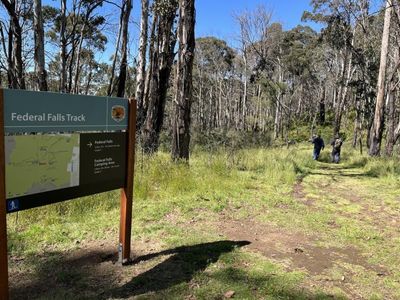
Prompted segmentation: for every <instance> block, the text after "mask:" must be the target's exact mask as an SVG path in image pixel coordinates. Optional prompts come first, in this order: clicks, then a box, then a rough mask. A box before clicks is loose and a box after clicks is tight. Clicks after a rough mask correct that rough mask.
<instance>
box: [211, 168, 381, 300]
mask: <svg viewBox="0 0 400 300" xmlns="http://www.w3.org/2000/svg"><path fill="white" fill-rule="evenodd" d="M361 175H362V174H361V173H358V172H355V171H354V170H351V169H349V170H346V169H342V168H340V167H337V166H333V167H325V168H323V169H321V170H319V171H316V172H315V173H311V174H309V175H308V178H307V180H306V181H301V182H298V183H297V184H296V185H295V186H294V189H293V193H292V196H293V197H294V198H295V199H296V201H299V202H301V203H303V204H305V205H306V206H307V209H309V210H310V211H317V210H318V209H319V208H318V207H317V206H315V204H316V203H315V201H316V199H314V198H312V197H307V193H306V192H305V190H306V189H307V188H308V185H309V184H310V182H314V179H315V178H313V177H316V176H324V177H325V180H324V181H323V182H322V183H321V184H319V186H318V189H319V193H321V194H332V193H333V191H334V187H335V190H339V191H340V193H339V196H340V197H342V198H345V199H346V200H348V201H350V202H352V203H355V202H356V203H359V204H360V205H363V204H362V197H361V196H360V195H357V194H356V193H353V192H352V193H345V192H343V191H344V190H346V187H344V186H342V184H343V183H345V182H346V180H345V179H346V177H347V176H361ZM366 209H367V207H364V210H366ZM329 225H330V226H332V227H335V226H336V224H335V222H334V221H332V223H331V224H329ZM216 226H217V227H218V228H219V230H220V231H221V232H222V233H223V234H224V235H226V236H227V237H228V238H229V239H232V240H248V241H249V242H251V244H250V245H248V246H247V248H248V249H250V250H251V251H255V252H257V253H260V254H262V255H264V256H265V257H266V258H267V259H269V260H272V261H275V262H278V263H280V264H282V265H284V266H285V267H286V269H287V270H290V271H292V270H303V271H305V272H306V273H307V274H308V275H307V277H308V280H307V281H306V282H307V284H309V285H311V286H318V287H319V288H321V287H329V288H338V289H340V290H341V291H342V292H343V293H344V294H345V295H347V297H349V298H350V299H362V296H361V295H360V294H359V293H358V292H357V291H354V289H353V287H352V276H354V272H353V268H356V269H359V268H361V269H363V270H365V271H367V272H371V273H375V274H376V276H378V277H379V276H384V275H385V274H387V272H388V271H387V270H386V268H385V267H383V266H378V265H374V264H371V263H369V262H368V258H367V257H365V256H364V255H363V254H362V253H361V251H360V250H359V249H357V248H356V247H353V246H349V247H346V248H339V247H321V246H318V242H319V239H318V236H315V235H306V234H304V233H300V232H296V231H293V230H289V229H286V228H282V227H276V226H274V225H271V224H268V223H260V222H257V220H256V218H254V219H252V220H251V219H247V220H234V219H229V218H227V217H226V214H225V215H224V217H223V218H222V219H221V220H220V221H219V222H218V223H217V224H216ZM338 266H347V267H342V268H341V272H342V273H341V276H340V277H339V278H332V277H331V273H330V271H332V269H334V268H336V269H337V267H338Z"/></svg>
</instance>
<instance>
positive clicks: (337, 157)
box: [331, 135, 343, 164]
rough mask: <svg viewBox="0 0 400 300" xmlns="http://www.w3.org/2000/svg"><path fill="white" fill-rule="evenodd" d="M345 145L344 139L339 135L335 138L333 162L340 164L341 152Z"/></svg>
mask: <svg viewBox="0 0 400 300" xmlns="http://www.w3.org/2000/svg"><path fill="white" fill-rule="evenodd" d="M342 145H343V141H342V139H341V138H340V137H339V135H336V136H335V138H334V139H333V140H332V142H331V146H332V162H333V163H335V164H338V163H339V161H340V151H341V148H342Z"/></svg>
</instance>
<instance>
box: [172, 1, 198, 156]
mask: <svg viewBox="0 0 400 300" xmlns="http://www.w3.org/2000/svg"><path fill="white" fill-rule="evenodd" d="M194 2H195V0H180V2H179V12H180V20H179V29H178V39H179V53H178V65H177V76H176V96H175V105H174V106H175V109H174V125H173V127H174V128H173V142H172V158H173V159H174V160H179V159H185V160H189V145H190V110H191V104H192V93H193V91H192V90H193V86H192V71H193V60H194V49H195V33H194V27H195V22H196V21H195V18H196V17H195V3H194Z"/></svg>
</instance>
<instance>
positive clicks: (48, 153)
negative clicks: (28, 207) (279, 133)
mask: <svg viewBox="0 0 400 300" xmlns="http://www.w3.org/2000/svg"><path fill="white" fill-rule="evenodd" d="M79 139H80V136H79V134H60V135H19V136H6V143H5V161H6V195H7V198H15V197H21V196H27V195H32V194H36V193H43V192H47V191H52V190H57V189H63V188H69V187H74V186H78V185H79V152H80V147H79Z"/></svg>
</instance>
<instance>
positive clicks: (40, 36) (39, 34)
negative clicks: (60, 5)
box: [33, 0, 48, 91]
mask: <svg viewBox="0 0 400 300" xmlns="http://www.w3.org/2000/svg"><path fill="white" fill-rule="evenodd" d="M33 11H34V19H33V23H34V25H33V27H34V30H35V68H36V77H37V85H38V89H39V91H47V90H48V87H47V72H46V67H45V58H44V30H43V16H42V1H41V0H35V1H34V3H33Z"/></svg>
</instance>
